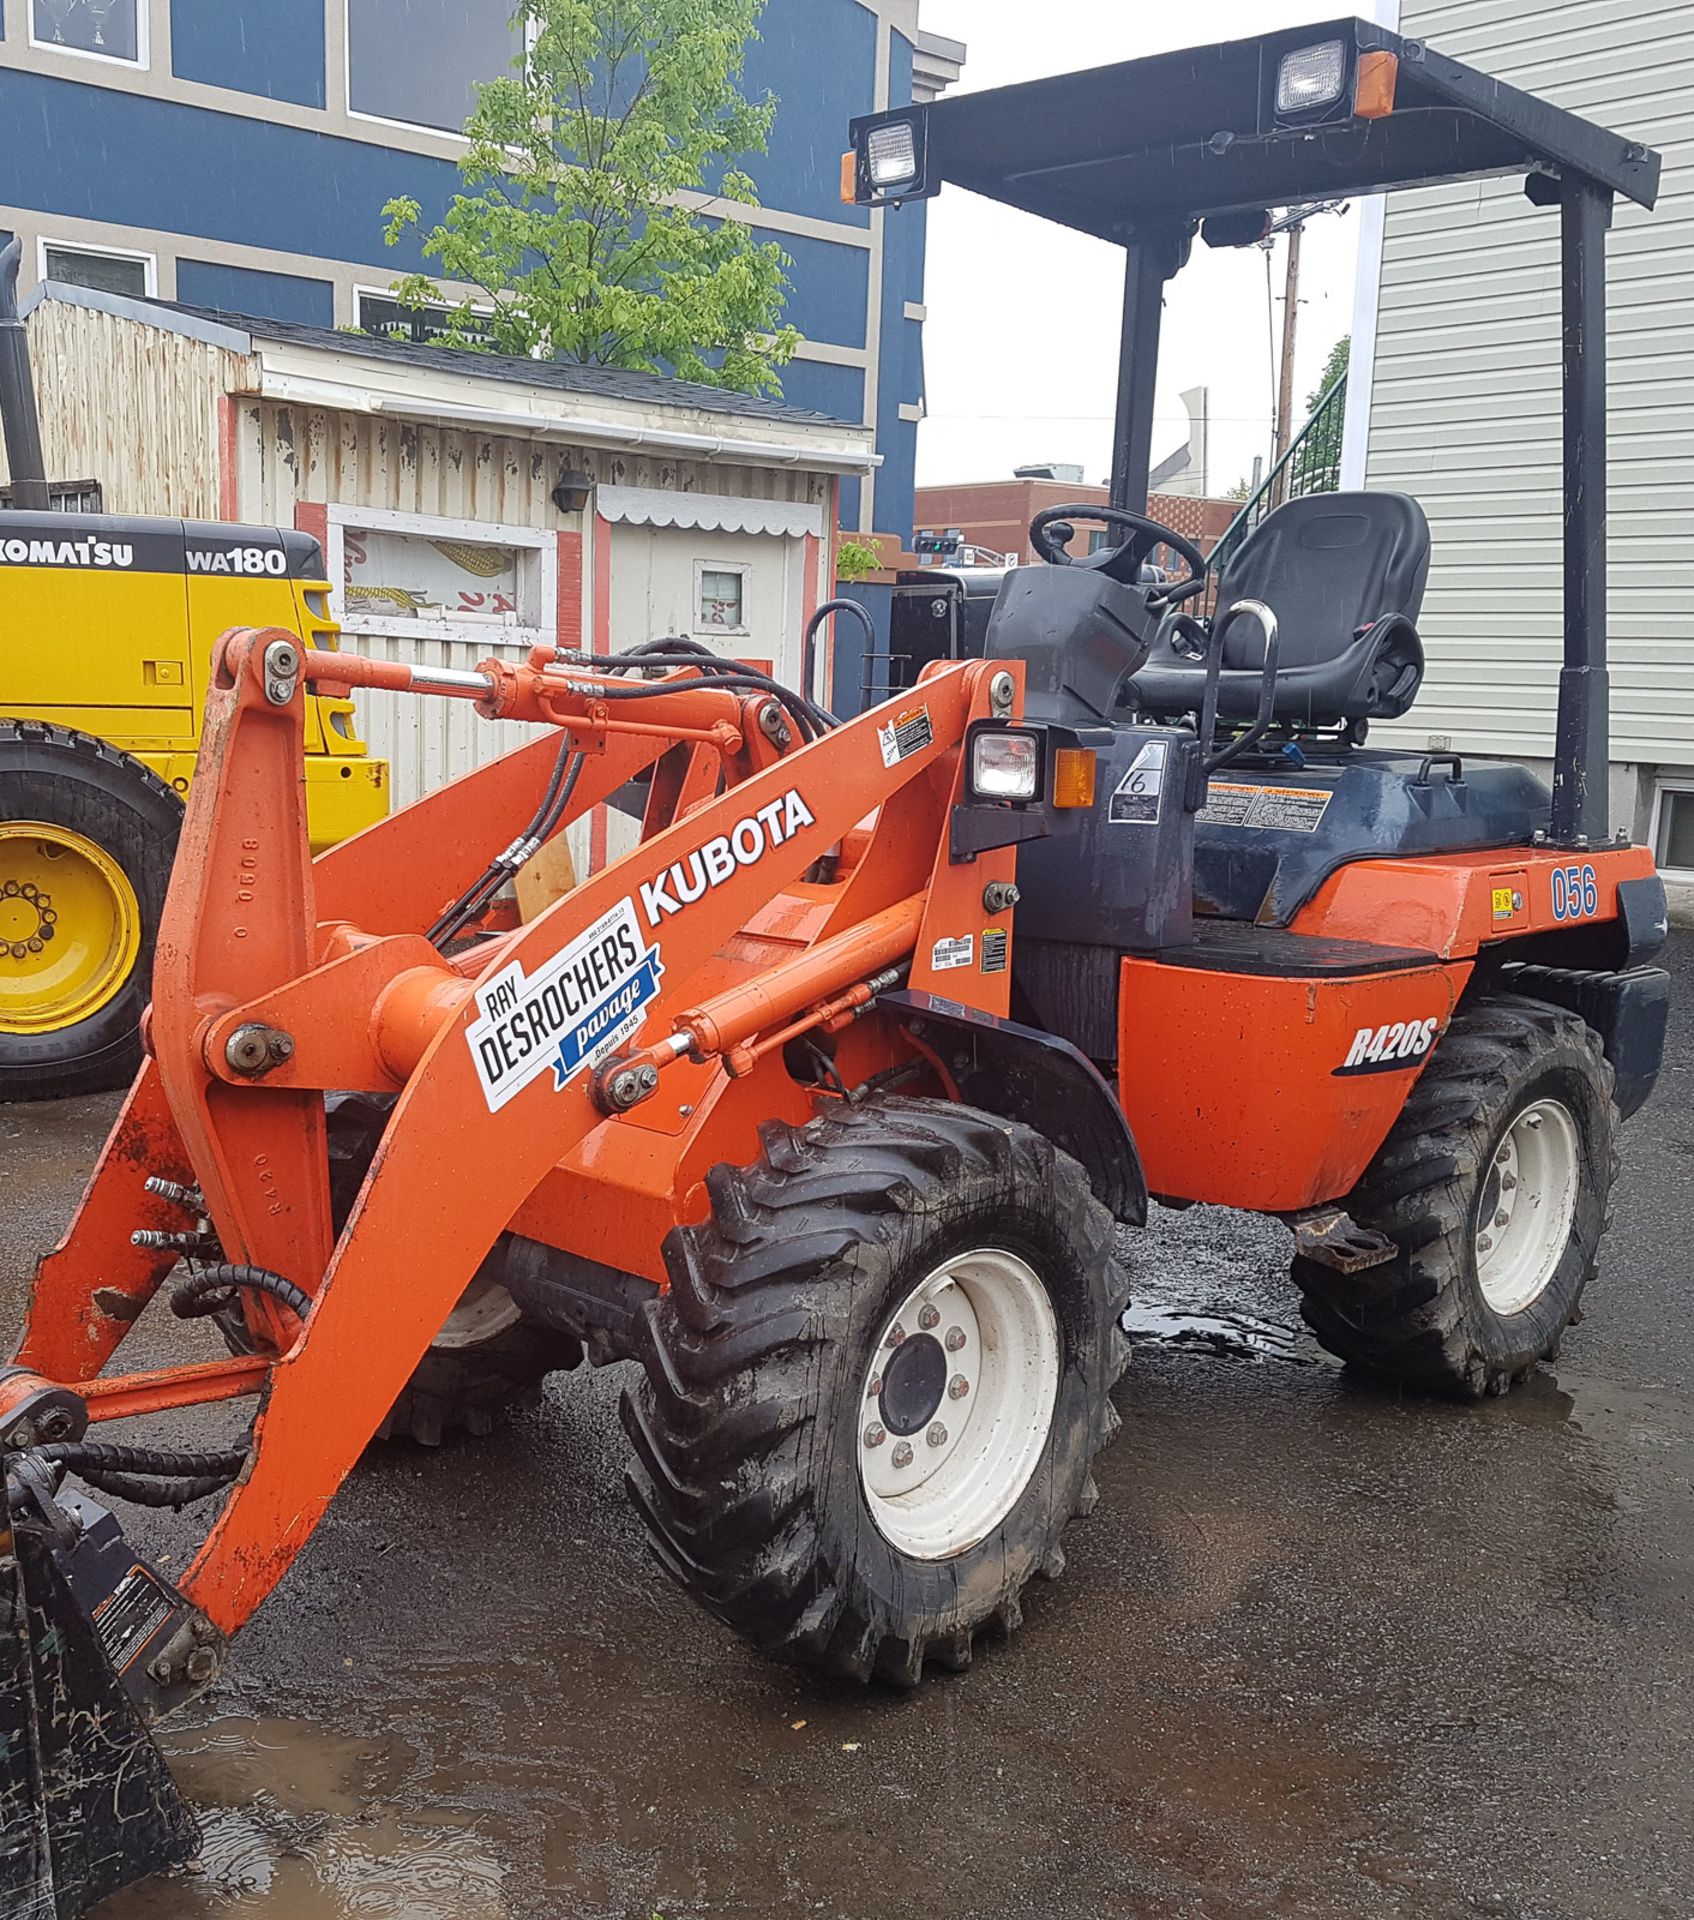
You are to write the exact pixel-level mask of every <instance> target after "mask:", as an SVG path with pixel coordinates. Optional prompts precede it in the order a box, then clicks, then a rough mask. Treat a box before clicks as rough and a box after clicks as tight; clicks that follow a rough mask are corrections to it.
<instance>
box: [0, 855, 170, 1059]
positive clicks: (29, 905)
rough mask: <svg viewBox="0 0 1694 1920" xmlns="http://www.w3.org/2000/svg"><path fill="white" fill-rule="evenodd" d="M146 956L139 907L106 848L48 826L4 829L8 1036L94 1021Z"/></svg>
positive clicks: (1, 897)
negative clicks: (87, 1020) (142, 954)
mask: <svg viewBox="0 0 1694 1920" xmlns="http://www.w3.org/2000/svg"><path fill="white" fill-rule="evenodd" d="M140 950H141V907H140V903H139V902H138V901H137V899H136V897H135V889H134V888H133V887H132V886H131V885H130V882H129V877H128V875H127V874H125V872H124V870H123V868H122V867H120V866H119V865H118V863H117V861H115V860H114V859H113V858H112V856H111V855H110V854H109V853H107V852H106V850H105V848H104V847H101V846H98V845H96V843H95V842H94V841H92V840H90V839H88V838H86V836H84V835H83V834H80V833H76V832H73V831H72V830H71V829H70V828H68V827H60V826H54V825H50V824H49V823H47V822H45V821H39V820H20V821H9V822H6V823H4V824H0V1033H50V1032H55V1031H57V1030H59V1029H60V1028H63V1027H70V1026H75V1025H76V1024H77V1022H78V1021H81V1020H86V1019H88V1018H89V1017H90V1015H92V1014H95V1013H98V1012H99V1011H100V1009H101V1008H102V1007H103V1006H105V1005H106V1003H107V1002H108V1001H110V1000H111V999H112V998H113V997H114V996H115V995H116V994H117V993H118V992H119V991H120V990H121V989H122V987H123V985H124V983H125V981H127V980H128V978H129V976H130V974H131V972H132V971H133V969H134V967H135V962H136V957H137V955H138V954H139V953H140Z"/></svg>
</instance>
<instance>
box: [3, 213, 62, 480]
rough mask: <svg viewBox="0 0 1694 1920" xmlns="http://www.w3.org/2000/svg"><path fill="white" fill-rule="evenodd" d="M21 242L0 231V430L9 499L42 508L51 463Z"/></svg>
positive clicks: (12, 234) (13, 234)
mask: <svg viewBox="0 0 1694 1920" xmlns="http://www.w3.org/2000/svg"><path fill="white" fill-rule="evenodd" d="M23 251H24V249H23V242H22V241H21V240H20V239H19V238H18V236H17V235H16V234H15V233H0V430H4V433H5V436H6V465H7V467H8V468H9V469H10V472H11V482H12V483H11V489H10V491H11V502H10V504H11V505H12V506H14V507H22V508H23V509H25V510H26V511H28V512H35V513H44V512H45V511H46V510H47V508H48V506H49V505H50V504H51V503H50V501H49V498H48V493H47V463H46V460H45V459H44V458H43V456H42V452H41V416H40V415H39V414H38V413H37V412H36V410H35V380H34V378H33V376H32V375H31V373H30V366H29V335H28V334H26V333H25V332H24V323H23V322H22V320H20V319H19V318H18V266H19V263H20V262H21V261H22V259H23Z"/></svg>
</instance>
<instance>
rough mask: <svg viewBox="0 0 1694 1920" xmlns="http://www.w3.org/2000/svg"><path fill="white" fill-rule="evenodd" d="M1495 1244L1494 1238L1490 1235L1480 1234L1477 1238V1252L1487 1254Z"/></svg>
mask: <svg viewBox="0 0 1694 1920" xmlns="http://www.w3.org/2000/svg"><path fill="white" fill-rule="evenodd" d="M1493 1244H1494V1241H1493V1238H1492V1237H1491V1236H1490V1235H1489V1234H1486V1233H1479V1234H1478V1235H1477V1236H1476V1250H1477V1252H1478V1253H1486V1252H1487V1251H1488V1249H1489V1248H1490V1247H1491V1246H1493Z"/></svg>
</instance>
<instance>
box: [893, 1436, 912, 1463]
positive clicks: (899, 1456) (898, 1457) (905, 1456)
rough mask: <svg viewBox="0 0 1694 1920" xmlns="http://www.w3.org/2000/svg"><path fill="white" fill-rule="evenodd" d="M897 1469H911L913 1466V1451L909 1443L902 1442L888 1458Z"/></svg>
mask: <svg viewBox="0 0 1694 1920" xmlns="http://www.w3.org/2000/svg"><path fill="white" fill-rule="evenodd" d="M888 1457H889V1459H890V1460H892V1461H893V1462H894V1464H895V1466H897V1467H909V1466H910V1465H911V1464H912V1449H911V1445H910V1443H909V1442H907V1441H905V1440H902V1441H901V1442H900V1444H899V1446H897V1447H896V1448H895V1449H894V1451H893V1452H892V1453H891V1454H890V1455H889V1456H888Z"/></svg>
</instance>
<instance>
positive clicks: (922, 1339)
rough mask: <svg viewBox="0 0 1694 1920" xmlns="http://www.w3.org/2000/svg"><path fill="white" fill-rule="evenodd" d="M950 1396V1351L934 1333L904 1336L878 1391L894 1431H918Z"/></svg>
mask: <svg viewBox="0 0 1694 1920" xmlns="http://www.w3.org/2000/svg"><path fill="white" fill-rule="evenodd" d="M946 1396H947V1355H946V1353H945V1352H944V1350H943V1349H942V1345H941V1342H940V1341H939V1340H937V1339H936V1337H935V1336H934V1334H932V1333H920V1334H916V1335H914V1336H913V1337H912V1338H911V1339H909V1340H903V1341H902V1342H901V1343H900V1345H899V1346H898V1347H896V1348H895V1350H894V1352H893V1354H892V1355H890V1357H889V1361H888V1365H887V1366H886V1367H885V1368H884V1369H883V1374H882V1391H881V1393H879V1394H878V1395H877V1406H878V1408H879V1409H880V1410H881V1413H882V1418H883V1424H884V1425H885V1426H886V1427H887V1428H888V1431H889V1432H890V1433H899V1434H907V1433H916V1432H917V1431H918V1430H919V1429H920V1428H921V1427H927V1426H928V1425H929V1423H930V1421H931V1420H933V1419H934V1418H935V1410H936V1408H937V1407H939V1406H940V1405H941V1402H942V1401H943V1400H944V1399H945V1398H946Z"/></svg>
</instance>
